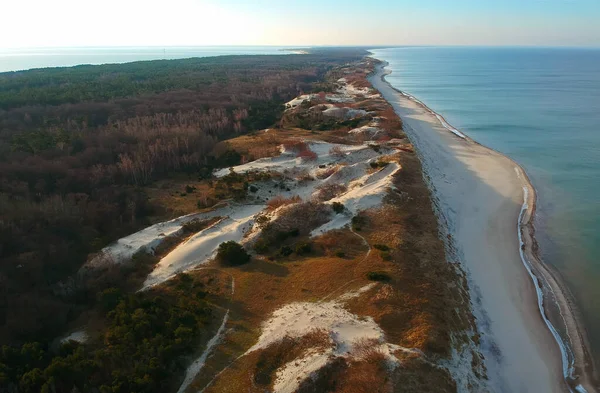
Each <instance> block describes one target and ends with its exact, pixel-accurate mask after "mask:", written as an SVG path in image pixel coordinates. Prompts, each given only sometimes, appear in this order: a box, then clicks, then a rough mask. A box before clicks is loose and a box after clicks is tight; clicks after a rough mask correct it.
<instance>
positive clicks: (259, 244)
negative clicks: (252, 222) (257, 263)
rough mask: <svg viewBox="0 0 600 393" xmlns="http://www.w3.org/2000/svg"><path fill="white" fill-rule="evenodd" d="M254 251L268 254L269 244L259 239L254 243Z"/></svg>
mask: <svg viewBox="0 0 600 393" xmlns="http://www.w3.org/2000/svg"><path fill="white" fill-rule="evenodd" d="M254 251H255V252H256V253H257V254H266V253H267V252H268V251H269V243H268V242H267V241H266V240H265V239H258V240H257V241H256V243H254Z"/></svg>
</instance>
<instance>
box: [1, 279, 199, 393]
mask: <svg viewBox="0 0 600 393" xmlns="http://www.w3.org/2000/svg"><path fill="white" fill-rule="evenodd" d="M204 295H205V293H204V291H203V287H202V284H201V283H199V282H196V281H195V280H194V279H193V278H192V277H190V276H187V275H186V276H181V277H177V278H175V279H173V280H172V281H170V282H169V284H168V287H167V288H166V290H160V291H152V290H151V291H146V292H138V293H136V294H133V295H126V296H121V297H120V300H118V301H116V299H117V297H118V294H117V292H116V291H114V290H106V291H104V292H103V293H101V294H98V299H99V300H100V301H101V302H102V303H104V301H107V300H109V303H110V305H109V308H112V311H110V312H109V313H108V314H107V320H106V323H107V325H108V328H107V330H106V333H105V334H104V336H103V337H102V338H101V339H100V340H99V341H98V342H92V343H90V344H86V345H80V344H77V343H74V342H70V343H67V344H64V345H62V347H61V348H60V351H59V352H58V353H54V352H52V351H49V350H47V349H46V348H44V347H42V346H41V345H39V344H36V343H28V344H24V345H23V346H22V347H21V348H14V347H7V346H5V347H3V348H2V351H0V382H1V383H2V385H0V390H2V391H3V389H4V388H7V387H10V386H18V387H19V390H18V391H19V393H21V392H32V393H33V392H36V393H37V392H47V393H51V392H59V393H62V392H65V393H70V392H72V391H79V392H98V391H100V392H115V393H130V392H140V393H141V392H144V393H145V392H148V393H150V392H165V391H169V390H170V389H171V388H172V386H173V382H174V381H176V380H178V379H179V375H181V374H182V373H183V371H184V368H185V362H184V361H182V360H183V357H184V356H188V355H190V354H191V353H193V351H194V349H195V348H197V347H198V340H199V339H200V336H201V334H202V332H203V330H204V329H205V328H206V326H207V323H208V322H209V321H210V319H211V308H210V306H209V304H208V303H206V302H205V301H204V300H203V298H204ZM119 296H120V295H119ZM115 301H116V304H115ZM74 389H77V390H74Z"/></svg>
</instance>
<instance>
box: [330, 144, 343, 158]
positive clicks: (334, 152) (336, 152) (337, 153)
mask: <svg viewBox="0 0 600 393" xmlns="http://www.w3.org/2000/svg"><path fill="white" fill-rule="evenodd" d="M329 155H330V156H333V157H336V158H343V157H345V156H346V153H345V152H344V150H342V148H341V147H339V146H334V147H332V148H331V149H329Z"/></svg>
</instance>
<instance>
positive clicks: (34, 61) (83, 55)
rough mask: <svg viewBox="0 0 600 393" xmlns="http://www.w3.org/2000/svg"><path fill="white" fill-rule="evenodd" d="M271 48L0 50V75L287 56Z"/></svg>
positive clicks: (275, 48) (279, 48) (191, 47)
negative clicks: (226, 57)
mask: <svg viewBox="0 0 600 393" xmlns="http://www.w3.org/2000/svg"><path fill="white" fill-rule="evenodd" d="M282 49H283V47H274V46H187V47H183V46H182V47H164V48H163V47H89V48H25V49H21V48H19V49H1V48H0V72H5V71H19V70H27V69H30V68H44V67H67V66H74V65H79V64H107V63H127V62H131V61H140V60H161V59H186V58H189V57H208V56H222V55H276V54H289V53H290V52H284V51H283V50H282Z"/></svg>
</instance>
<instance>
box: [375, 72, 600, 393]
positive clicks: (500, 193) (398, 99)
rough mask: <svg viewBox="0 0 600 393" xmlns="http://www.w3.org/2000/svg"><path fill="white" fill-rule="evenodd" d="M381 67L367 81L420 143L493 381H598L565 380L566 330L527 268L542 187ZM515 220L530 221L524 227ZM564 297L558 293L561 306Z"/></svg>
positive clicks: (528, 385)
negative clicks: (556, 327) (545, 310)
mask: <svg viewBox="0 0 600 393" xmlns="http://www.w3.org/2000/svg"><path fill="white" fill-rule="evenodd" d="M383 68H384V67H383V66H381V65H380V66H378V68H377V72H376V73H375V74H374V75H373V76H372V77H371V79H370V81H371V83H372V84H373V86H374V87H375V88H376V89H377V90H379V91H380V92H381V94H382V95H383V97H384V98H385V99H386V100H387V101H388V102H389V103H390V104H391V105H392V106H393V107H394V110H395V111H396V113H397V114H398V115H399V116H400V117H401V119H402V121H403V123H404V129H405V132H406V133H407V134H408V135H409V137H410V138H411V141H412V142H413V144H414V145H415V147H416V148H417V150H418V152H419V155H420V157H421V160H422V163H423V167H424V171H425V175H426V176H427V178H428V181H429V184H430V187H431V188H432V191H433V198H434V200H435V201H436V205H437V206H436V207H437V209H438V214H439V216H440V219H441V220H442V221H443V222H444V224H445V225H444V227H445V228H444V229H445V230H446V231H447V234H448V235H449V238H450V239H451V242H450V243H451V245H452V247H453V248H454V252H453V254H454V255H450V258H451V259H455V260H458V261H460V262H461V264H462V267H463V269H464V270H465V272H466V273H467V277H468V281H469V287H470V290H471V296H472V302H473V307H474V313H475V316H476V318H477V321H478V327H479V329H480V330H481V331H482V332H483V334H482V338H481V347H482V352H483V354H484V356H485V358H486V365H487V367H488V377H489V380H490V388H491V390H493V391H499V392H565V391H566V392H568V391H575V390H576V391H579V392H582V391H587V392H591V391H594V390H593V388H591V387H590V386H589V382H587V380H586V379H585V378H580V380H578V381H577V382H576V383H575V384H573V385H574V386H568V385H567V383H566V382H565V377H564V376H565V374H569V373H570V372H571V371H570V370H569V367H570V365H569V359H568V357H566V353H570V352H569V350H570V349H569V348H566V347H564V346H563V347H561V345H560V344H562V343H561V339H560V337H559V336H558V335H557V334H556V332H552V331H551V330H552V329H553V326H552V325H551V324H550V322H549V321H548V319H547V318H546V317H545V316H543V315H542V313H541V312H540V305H541V300H540V299H541V298H540V299H538V295H539V294H538V292H537V288H536V285H534V283H533V282H534V280H537V277H536V276H535V275H534V274H532V275H530V272H529V271H528V269H527V268H526V266H525V265H524V263H523V259H522V255H521V254H520V252H521V249H522V250H523V253H524V255H523V256H524V257H528V259H527V260H529V257H533V255H532V253H531V252H530V250H531V244H532V242H531V240H532V239H531V236H530V235H531V233H530V232H529V230H527V229H528V228H530V227H528V226H527V224H528V223H529V221H530V218H531V212H533V211H534V210H533V208H534V204H535V190H534V189H533V187H531V185H530V184H529V181H528V179H527V177H526V175H525V173H524V172H523V171H522V169H521V168H520V167H519V166H518V165H517V164H515V163H514V162H513V161H512V160H510V159H509V158H507V157H505V156H504V155H502V154H500V153H497V152H495V151H494V150H491V149H488V148H486V147H485V146H482V145H480V144H478V143H476V142H475V141H473V140H471V139H469V138H468V137H466V136H465V135H463V134H462V133H461V132H460V131H458V130H455V129H453V128H452V127H451V126H449V125H448V124H447V123H446V122H445V120H444V119H443V118H442V117H441V116H439V115H437V114H436V113H435V112H432V111H431V110H429V108H427V107H426V106H425V105H424V104H422V103H420V102H419V101H418V100H416V99H413V98H412V97H409V96H407V95H404V94H402V93H400V92H399V91H397V90H396V89H394V88H393V87H392V86H391V85H389V84H388V83H387V82H386V81H385V80H384V79H383V77H384V76H385V71H384V69H383ZM524 202H525V204H524ZM518 223H519V224H518ZM518 228H523V229H524V230H523V236H521V235H520V234H519V232H520V230H519V229H518ZM522 240H523V241H524V245H523V248H521V245H520V242H521V241H522ZM532 270H533V272H532V273H534V272H535V273H538V274H540V272H538V271H537V270H536V269H535V268H533V269H532ZM542 273H543V272H542ZM532 278H533V279H532ZM546 281H547V280H546V279H544V282H546ZM555 284H556V283H555ZM556 287H558V285H556ZM551 290H553V292H554V293H556V292H559V291H560V288H558V289H555V288H552V289H551ZM561 297H562V296H561V295H560V293H559V294H558V295H556V298H557V299H558V303H559V304H561V306H563V304H562V302H561ZM538 301H540V303H538ZM565 303H566V300H565ZM567 319H568V318H567ZM572 325H574V324H572ZM582 337H583V335H582ZM576 338H581V337H580V336H579V335H577V337H576ZM575 341H577V340H575ZM580 341H584V340H583V338H581V340H580ZM577 357H578V355H577V348H576V350H575V358H576V360H577ZM570 384H572V383H570Z"/></svg>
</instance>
